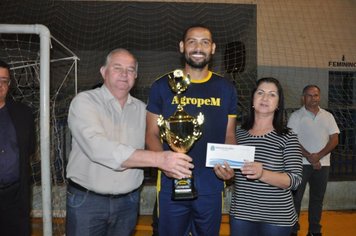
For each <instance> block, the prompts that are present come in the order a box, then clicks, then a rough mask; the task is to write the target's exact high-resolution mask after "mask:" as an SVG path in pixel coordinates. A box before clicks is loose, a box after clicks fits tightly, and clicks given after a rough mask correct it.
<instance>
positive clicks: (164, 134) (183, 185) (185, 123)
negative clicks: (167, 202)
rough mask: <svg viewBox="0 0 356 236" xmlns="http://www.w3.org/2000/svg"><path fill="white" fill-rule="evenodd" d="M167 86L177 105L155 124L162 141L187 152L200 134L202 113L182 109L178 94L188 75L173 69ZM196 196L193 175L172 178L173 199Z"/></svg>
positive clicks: (187, 80)
mask: <svg viewBox="0 0 356 236" xmlns="http://www.w3.org/2000/svg"><path fill="white" fill-rule="evenodd" d="M168 78H169V86H170V88H171V89H172V91H173V92H175V93H176V94H177V97H178V106H177V109H176V111H175V113H174V114H173V115H172V116H170V117H169V118H168V119H166V120H165V119H164V117H163V116H162V115H160V116H159V117H158V120H157V124H158V126H159V130H160V136H161V139H162V141H163V140H164V141H166V142H167V144H168V145H169V147H170V148H171V149H172V150H173V151H175V152H180V153H187V152H188V151H189V150H190V148H191V147H192V146H193V144H194V142H195V141H196V140H197V139H199V138H200V136H201V135H202V131H201V130H202V125H203V123H204V115H203V114H202V113H201V112H200V113H199V114H198V116H197V117H193V116H191V115H189V114H188V113H187V112H186V111H184V109H183V106H182V104H181V100H180V95H181V93H183V92H184V91H185V90H187V88H188V86H189V84H190V77H189V75H186V76H185V75H184V73H183V71H182V70H174V71H173V72H172V73H170V74H169V75H168ZM196 197H197V192H196V190H195V188H194V182H193V176H191V177H190V178H183V179H174V180H173V193H172V199H173V200H187V199H194V198H196Z"/></svg>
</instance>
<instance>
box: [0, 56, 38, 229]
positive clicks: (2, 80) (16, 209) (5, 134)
mask: <svg viewBox="0 0 356 236" xmlns="http://www.w3.org/2000/svg"><path fill="white" fill-rule="evenodd" d="M10 82H11V78H10V67H9V65H8V64H7V63H5V62H3V61H1V60H0V130H1V132H0V199H1V201H0V229H1V230H0V231H1V235H7V236H12V235H13V236H22V235H30V205H31V204H30V199H31V198H30V157H31V155H32V154H33V153H34V152H35V128H34V127H35V125H34V118H33V113H32V111H31V109H30V108H29V107H27V106H25V105H24V104H22V103H19V102H15V101H13V100H11V99H9V98H8V97H7V95H8V92H9V87H10Z"/></svg>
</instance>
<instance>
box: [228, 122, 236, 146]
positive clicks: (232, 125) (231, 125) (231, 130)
mask: <svg viewBox="0 0 356 236" xmlns="http://www.w3.org/2000/svg"><path fill="white" fill-rule="evenodd" d="M225 143H226V144H237V142H236V118H235V117H229V118H228V121H227V126H226V135H225Z"/></svg>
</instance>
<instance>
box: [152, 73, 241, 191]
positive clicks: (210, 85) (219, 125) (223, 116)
mask: <svg viewBox="0 0 356 236" xmlns="http://www.w3.org/2000/svg"><path fill="white" fill-rule="evenodd" d="M180 96H181V104H182V105H184V107H183V108H184V110H185V111H186V112H187V113H188V114H189V115H191V116H193V117H196V116H197V115H198V114H199V112H201V113H203V115H204V124H203V127H202V133H203V134H202V136H201V137H200V138H199V139H198V140H197V141H196V142H195V143H194V145H193V147H192V148H191V149H190V151H189V152H188V153H187V154H188V155H189V156H191V157H192V158H193V163H194V166H195V168H194V170H193V176H194V183H195V187H196V190H197V192H198V194H199V195H206V194H211V193H217V192H221V191H222V190H223V187H224V182H223V181H221V180H220V179H218V178H217V177H216V175H215V173H214V170H213V169H212V168H208V167H205V160H206V148H207V143H208V142H211V143H225V135H226V126H227V122H228V117H236V115H237V94H236V89H235V87H234V86H233V85H232V83H231V82H230V81H228V80H227V79H225V78H223V77H221V76H219V75H217V74H215V73H212V72H209V75H208V76H207V77H206V78H205V79H204V80H199V81H196V80H194V79H192V80H191V84H190V85H189V86H188V89H187V90H186V91H185V92H183V93H182V94H181V95H180ZM177 105H178V97H177V95H176V94H175V93H174V92H173V91H172V90H171V89H170V87H169V84H168V76H167V74H166V75H164V76H162V77H161V78H159V79H157V80H156V81H155V82H154V83H153V84H152V87H151V90H150V94H149V99H148V104H147V110H148V111H149V112H151V113H154V114H158V115H162V116H163V117H164V118H165V119H168V118H169V117H170V116H172V115H173V114H174V112H175V111H176V109H177ZM163 145H164V149H165V150H169V146H168V145H167V144H166V143H164V144H163ZM160 177H161V179H160V180H159V181H160V187H161V189H160V191H164V192H171V191H172V179H169V178H167V177H166V176H165V175H164V174H162V175H160Z"/></svg>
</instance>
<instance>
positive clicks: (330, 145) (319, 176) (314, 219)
mask: <svg viewBox="0 0 356 236" xmlns="http://www.w3.org/2000/svg"><path fill="white" fill-rule="evenodd" d="M302 99H303V103H304V106H303V107H301V108H300V109H299V110H297V111H295V112H293V113H292V114H291V116H290V118H289V121H288V127H290V128H292V129H293V131H294V132H295V133H296V134H297V135H298V140H299V142H300V144H301V148H302V154H303V180H302V183H301V185H300V186H299V188H298V190H297V191H296V192H295V194H294V205H295V208H296V211H297V213H298V215H299V213H300V207H301V202H302V198H303V195H304V191H305V187H306V184H307V183H309V187H310V190H309V209H308V214H309V216H308V219H309V229H308V232H309V233H308V235H309V236H312V235H318V236H319V235H321V224H320V220H321V214H322V209H323V199H324V194H325V191H326V186H327V182H328V177H329V168H330V152H331V151H332V150H333V149H334V148H335V147H336V145H337V144H338V142H339V138H338V136H339V133H340V130H339V128H338V126H337V124H336V122H335V119H334V117H333V115H332V114H331V113H329V112H328V111H326V110H324V109H322V108H320V107H319V104H320V88H319V87H318V86H316V85H308V86H306V87H305V88H304V89H303V97H302ZM298 230H299V224H298V223H296V224H295V226H294V227H293V231H292V235H297V232H298Z"/></svg>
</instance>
